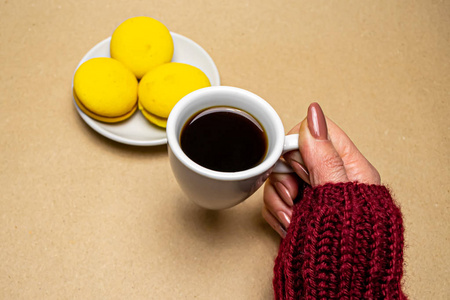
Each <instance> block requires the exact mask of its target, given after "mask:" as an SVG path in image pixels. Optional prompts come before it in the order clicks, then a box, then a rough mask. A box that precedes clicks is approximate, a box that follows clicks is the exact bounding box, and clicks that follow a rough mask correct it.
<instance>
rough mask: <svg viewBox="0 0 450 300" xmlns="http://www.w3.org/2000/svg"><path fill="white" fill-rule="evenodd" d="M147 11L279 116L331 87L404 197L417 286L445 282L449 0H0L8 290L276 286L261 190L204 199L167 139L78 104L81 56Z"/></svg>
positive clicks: (336, 107)
mask: <svg viewBox="0 0 450 300" xmlns="http://www.w3.org/2000/svg"><path fill="white" fill-rule="evenodd" d="M137 15H147V16H152V17H155V18H157V19H159V20H161V21H162V22H163V23H164V24H166V26H167V27H168V28H169V29H170V30H171V31H174V32H177V33H180V34H182V35H185V36H187V37H189V38H191V39H193V40H194V41H196V42H198V43H199V44H200V45H202V46H203V47H204V48H205V49H206V50H207V51H208V52H209V54H210V55H211V56H212V58H213V59H214V60H215V62H216V64H217V66H218V68H219V71H220V74H221V79H222V84H223V85H231V86H237V87H241V88H245V89H248V90H250V91H252V92H254V93H256V94H258V95H260V96H262V97H263V98H265V99H266V100H267V101H268V102H270V103H271V104H272V105H273V106H274V108H275V109H276V110H277V111H278V113H279V114H280V116H281V118H282V120H283V122H284V124H285V126H286V130H288V129H289V128H290V127H292V126H294V125H295V124H296V123H297V122H299V121H300V120H301V119H303V118H304V117H305V114H306V109H307V106H308V104H309V103H310V102H312V101H318V102H319V103H321V105H322V107H323V109H324V111H325V113H326V114H327V115H328V116H329V117H330V118H332V119H333V120H334V121H335V122H337V123H338V124H340V125H341V127H342V128H343V129H344V130H345V131H346V132H347V133H348V134H349V135H350V137H351V138H352V139H353V140H354V141H355V143H356V144H357V145H358V146H359V148H360V150H361V151H362V152H363V153H364V154H365V155H366V156H367V157H368V158H369V160H370V161H371V162H372V163H373V164H374V165H375V166H376V167H377V168H378V170H379V171H380V173H381V175H382V179H383V182H384V183H385V184H387V185H389V186H390V187H391V188H392V190H393V191H394V193H395V198H396V199H397V201H398V203H399V204H400V205H401V207H402V211H403V213H404V220H405V225H406V243H407V246H406V248H405V259H406V266H405V289H406V292H407V294H408V295H409V296H410V297H411V298H412V299H449V298H450V291H449V289H450V287H449V262H448V259H449V256H450V251H449V249H450V243H449V232H450V231H449V223H448V214H449V181H450V172H449V165H450V159H449V158H450V155H449V150H448V149H449V148H450V141H449V128H450V122H449V119H448V114H449V113H450V107H449V97H450V63H449V61H450V17H449V16H450V5H449V2H446V1H275V0H273V1H268V0H264V1H257V0H239V1H202V0H190V1H138V0H127V1H103V0H101V1H86V0H80V1H57V0H52V1H50V0H48V1H24V0H22V1H19V0H16V1H13V0H5V1H2V2H1V4H0V43H1V46H0V66H1V73H0V133H1V135H0V149H1V155H0V188H1V193H0V245H1V250H0V299H271V298H272V297H273V295H272V288H271V279H272V266H273V260H274V258H275V255H276V251H277V247H278V243H279V239H278V238H277V236H276V235H275V234H274V233H273V232H272V230H271V229H270V228H269V226H268V225H266V224H265V223H264V222H263V220H262V218H261V217H260V209H261V199H262V193H261V191H258V192H257V194H256V195H254V196H253V197H251V198H250V199H249V200H248V201H246V202H245V203H243V204H241V205H239V206H237V207H235V208H232V209H229V210H226V211H220V212H210V211H204V210H202V209H199V208H197V207H196V206H195V205H194V204H191V203H190V202H189V201H188V199H186V198H185V197H184V196H183V195H182V193H181V191H180V190H179V188H178V186H177V184H176V182H175V180H174V178H173V176H172V174H171V171H170V168H169V165H168V159H167V151H166V148H165V147H164V146H161V147H132V146H126V145H121V144H118V143H116V142H113V141H110V140H107V139H106V138H103V137H102V136H100V135H98V134H97V133H95V132H94V131H93V130H92V129H91V128H90V127H88V126H87V125H85V123H84V122H83V121H82V119H81V118H80V117H79V116H78V114H77V112H76V110H75V108H74V105H73V102H72V96H71V80H72V76H73V72H74V70H75V67H76V66H77V64H78V62H79V61H80V59H81V58H82V57H83V56H84V54H85V53H86V52H87V51H88V50H89V49H90V48H91V47H93V46H94V45H95V44H97V43H98V42H99V41H101V40H103V39H104V38H106V37H108V36H109V35H110V34H111V33H112V31H113V30H114V29H115V27H116V26H117V25H119V24H120V23H121V22H122V21H124V20H125V19H127V18H129V17H132V16H137Z"/></svg>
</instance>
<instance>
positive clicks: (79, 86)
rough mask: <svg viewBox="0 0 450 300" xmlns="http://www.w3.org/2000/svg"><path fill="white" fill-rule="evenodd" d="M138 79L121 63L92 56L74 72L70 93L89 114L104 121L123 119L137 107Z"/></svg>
mask: <svg viewBox="0 0 450 300" xmlns="http://www.w3.org/2000/svg"><path fill="white" fill-rule="evenodd" d="M137 91H138V81H137V79H136V77H135V76H134V74H133V73H132V72H131V71H130V70H129V69H128V68H126V67H125V66H124V65H123V64H122V63H120V62H118V61H117V60H114V59H112V58H108V57H97V58H92V59H90V60H88V61H86V62H84V63H83V64H82V65H81V66H80V67H79V68H78V69H77V71H76V72H75V76H74V79H73V95H74V98H75V101H76V103H77V105H78V107H79V108H80V109H81V110H82V111H83V112H84V113H85V114H87V115H88V116H89V117H91V118H93V119H95V120H98V121H102V122H107V123H115V122H120V121H123V120H126V119H127V118H129V117H131V115H132V114H133V113H134V112H135V111H136V109H137Z"/></svg>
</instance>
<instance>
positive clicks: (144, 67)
mask: <svg viewBox="0 0 450 300" xmlns="http://www.w3.org/2000/svg"><path fill="white" fill-rule="evenodd" d="M173 51H174V46H173V39H172V36H171V34H170V31H169V30H168V29H167V27H166V26H165V25H164V24H163V23H161V22H159V21H158V20H155V19H153V18H150V17H134V18H130V19H127V20H125V21H124V22H123V23H122V24H120V25H119V26H118V27H117V28H116V30H114V33H113V34H112V36H111V44H110V52H111V57H112V58H114V59H117V60H118V61H120V62H122V63H123V64H124V65H125V66H127V67H128V68H129V69H130V70H131V71H132V72H133V73H134V74H135V75H136V77H137V78H138V79H140V78H142V77H143V76H144V75H145V73H147V72H148V71H149V70H150V69H152V68H153V67H156V66H158V65H161V64H163V63H168V62H170V61H171V60H172V56H173Z"/></svg>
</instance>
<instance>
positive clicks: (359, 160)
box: [262, 103, 381, 237]
mask: <svg viewBox="0 0 450 300" xmlns="http://www.w3.org/2000/svg"><path fill="white" fill-rule="evenodd" d="M297 132H298V133H299V149H300V151H291V152H289V153H286V154H285V155H284V159H285V160H286V162H287V163H288V164H289V165H290V166H291V167H292V169H293V170H294V171H295V174H279V173H277V174H272V175H271V176H270V177H269V179H268V180H267V182H266V184H265V186H264V206H263V209H262V215H263V217H264V219H265V220H266V221H267V222H268V223H269V224H270V225H271V226H272V227H273V228H274V229H275V230H276V231H277V232H278V233H279V234H280V235H281V236H282V237H285V235H286V229H287V228H288V226H289V223H290V219H291V217H292V206H293V205H294V199H295V198H297V196H298V195H299V193H301V192H302V185H303V182H306V183H307V184H310V185H311V186H312V187H316V186H318V185H323V184H325V183H338V182H348V181H357V182H360V183H366V184H380V183H381V180H380V175H379V174H378V171H377V170H376V169H375V168H374V167H373V166H372V165H371V164H370V162H369V161H368V160H367V159H366V158H365V157H364V156H363V155H362V154H361V152H359V150H358V149H357V148H356V146H355V145H354V144H353V142H352V141H351V140H350V138H349V137H348V136H347V135H346V134H345V133H344V132H343V131H342V130H341V129H340V128H339V127H338V126H337V125H336V124H334V123H333V122H332V121H331V120H330V119H328V118H326V117H325V116H324V114H323V112H322V109H321V108H320V106H319V104H317V103H313V104H311V105H310V106H309V108H308V114H307V117H306V119H304V120H303V121H302V122H301V123H299V124H297V125H296V126H295V127H294V128H293V129H291V130H290V131H289V134H292V133H297ZM302 161H303V162H304V164H302V163H300V162H302ZM302 181H303V182H302Z"/></svg>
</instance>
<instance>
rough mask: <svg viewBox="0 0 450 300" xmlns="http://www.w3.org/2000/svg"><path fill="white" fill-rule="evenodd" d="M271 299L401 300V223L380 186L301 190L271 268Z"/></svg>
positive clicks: (330, 185) (329, 186) (394, 206)
mask: <svg viewBox="0 0 450 300" xmlns="http://www.w3.org/2000/svg"><path fill="white" fill-rule="evenodd" d="M274 275H275V276H274V280H273V285H274V292H275V299H406V296H405V295H404V294H403V292H402V290H401V279H402V275H403V221H402V215H401V212H400V210H399V208H398V207H397V206H396V205H395V203H394V202H393V200H392V198H391V196H390V193H389V191H388V190H387V189H386V188H385V187H384V186H378V185H365V184H357V183H351V182H350V183H339V184H326V185H324V186H320V187H316V188H310V187H309V188H306V189H305V191H304V193H303V198H302V199H301V200H300V201H299V203H297V204H295V206H294V211H293V215H292V219H291V224H290V226H289V228H288V231H287V235H286V238H284V239H283V241H282V242H281V244H280V249H279V253H278V256H277V258H276V260H275V267H274Z"/></svg>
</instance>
